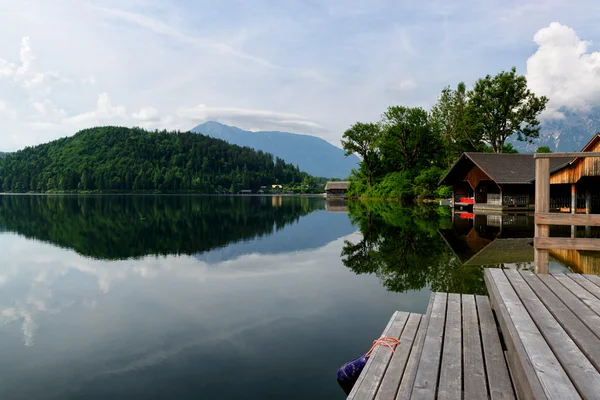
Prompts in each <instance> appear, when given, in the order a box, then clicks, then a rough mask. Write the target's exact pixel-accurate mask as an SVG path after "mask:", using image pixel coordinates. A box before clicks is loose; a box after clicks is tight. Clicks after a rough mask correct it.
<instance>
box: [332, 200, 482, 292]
mask: <svg viewBox="0 0 600 400" xmlns="http://www.w3.org/2000/svg"><path fill="white" fill-rule="evenodd" d="M440 209H448V207H424V206H420V207H405V206H402V205H401V204H400V203H397V202H389V201H387V202H386V201H370V202H362V201H353V202H350V203H349V204H348V210H349V215H350V218H351V219H352V220H353V222H354V223H355V224H356V225H358V226H359V229H360V231H361V233H362V239H361V240H360V241H358V242H356V243H353V242H350V241H346V242H345V243H344V248H343V250H342V261H343V263H344V265H345V266H346V267H348V268H350V269H351V270H352V271H354V272H355V273H357V274H375V275H377V276H378V277H379V279H380V280H381V282H382V284H383V285H384V286H385V287H386V288H387V289H388V290H390V291H394V292H406V291H408V290H421V289H423V288H424V287H426V286H429V287H430V288H431V290H432V291H441V292H453V293H469V294H486V289H485V283H484V280H483V268H481V267H470V266H464V265H463V264H462V263H461V262H460V261H459V260H458V259H457V258H456V257H455V256H454V254H453V253H452V251H451V250H450V249H449V248H448V246H447V245H446V244H445V243H444V241H443V239H442V238H441V236H440V234H439V232H438V229H440V228H443V227H447V226H449V225H451V224H452V220H451V217H450V216H449V215H448V214H447V210H440Z"/></svg>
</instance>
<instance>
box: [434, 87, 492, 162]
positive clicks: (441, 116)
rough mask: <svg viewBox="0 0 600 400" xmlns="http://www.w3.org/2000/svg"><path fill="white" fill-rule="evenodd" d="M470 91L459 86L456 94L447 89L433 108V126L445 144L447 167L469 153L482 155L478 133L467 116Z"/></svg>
mask: <svg viewBox="0 0 600 400" xmlns="http://www.w3.org/2000/svg"><path fill="white" fill-rule="evenodd" d="M468 100H469V99H468V98H467V89H466V86H465V84H464V82H460V83H459V84H458V85H457V87H456V89H455V90H452V89H450V86H446V87H445V88H444V89H443V90H442V93H441V94H440V97H439V98H438V102H437V103H436V104H435V105H434V106H433V107H432V108H431V112H430V122H431V125H432V129H434V130H436V131H437V132H438V134H439V136H440V138H441V140H442V144H443V151H444V154H443V156H444V166H446V167H449V166H450V165H452V164H453V163H454V161H455V160H456V159H457V158H458V157H459V156H460V155H461V154H462V153H463V152H466V151H483V148H484V144H483V143H482V142H481V137H480V135H479V132H477V131H475V130H474V129H472V128H471V127H472V124H471V123H470V121H469V113H468V105H469V103H468Z"/></svg>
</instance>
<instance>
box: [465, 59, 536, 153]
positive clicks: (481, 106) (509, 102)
mask: <svg viewBox="0 0 600 400" xmlns="http://www.w3.org/2000/svg"><path fill="white" fill-rule="evenodd" d="M468 97H469V105H468V113H469V118H470V120H471V121H472V123H473V127H474V129H476V130H477V131H478V133H479V134H480V135H481V138H482V139H483V141H485V142H487V143H488V144H489V145H490V146H491V147H492V150H493V151H494V152H495V153H502V152H503V150H504V142H505V141H506V139H507V138H509V137H511V136H512V135H514V134H517V138H518V140H521V141H529V142H531V141H532V139H535V138H538V137H539V131H540V128H539V121H538V120H537V116H538V115H539V114H540V113H541V112H542V111H543V110H544V108H545V107H546V103H547V102H548V99H547V98H546V97H545V96H541V97H537V96H536V95H535V94H533V93H532V92H531V91H530V90H529V89H527V79H526V78H525V77H524V76H523V75H517V70H516V68H515V67H513V68H512V69H511V70H510V72H505V71H502V72H500V73H499V74H498V75H496V76H494V77H492V76H490V75H487V76H486V77H485V78H482V79H479V80H478V81H477V82H476V83H475V86H474V87H473V89H472V90H471V91H469V93H468Z"/></svg>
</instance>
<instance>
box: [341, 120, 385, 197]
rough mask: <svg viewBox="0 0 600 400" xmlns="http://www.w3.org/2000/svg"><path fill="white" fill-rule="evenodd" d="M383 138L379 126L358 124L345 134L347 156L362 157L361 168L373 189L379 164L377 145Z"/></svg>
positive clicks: (344, 143)
mask: <svg viewBox="0 0 600 400" xmlns="http://www.w3.org/2000/svg"><path fill="white" fill-rule="evenodd" d="M380 137H381V127H380V126H379V124H374V123H362V122H357V123H355V124H354V125H352V127H351V128H350V129H348V130H347V131H346V132H344V136H343V138H342V147H343V148H344V150H346V156H349V155H350V154H352V153H356V154H358V155H359V156H361V157H362V162H361V168H363V167H364V169H365V173H366V176H367V185H368V186H369V187H371V184H372V179H373V172H374V170H375V167H376V165H377V163H378V162H379V151H378V149H377V143H378V142H379V139H380Z"/></svg>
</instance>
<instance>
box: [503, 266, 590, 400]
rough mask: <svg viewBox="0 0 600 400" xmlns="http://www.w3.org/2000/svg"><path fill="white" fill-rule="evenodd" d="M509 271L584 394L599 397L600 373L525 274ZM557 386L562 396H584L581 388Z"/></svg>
mask: <svg viewBox="0 0 600 400" xmlns="http://www.w3.org/2000/svg"><path fill="white" fill-rule="evenodd" d="M505 274H506V277H507V278H508V280H509V281H510V283H511V284H512V286H513V288H514V290H515V292H516V293H517V295H518V296H519V298H520V299H521V301H522V302H523V305H524V306H525V308H526V309H527V311H528V312H529V315H530V316H531V318H532V319H533V321H534V322H535V324H536V325H537V327H538V329H539V331H540V332H541V333H542V335H543V336H544V338H545V339H546V341H547V343H548V345H549V346H550V348H551V349H552V352H553V353H554V355H555V356H556V358H557V359H558V360H559V362H560V364H561V365H562V367H563V368H564V370H565V372H566V373H567V375H568V376H569V378H570V380H571V382H572V383H573V384H574V385H575V387H576V388H577V390H578V391H579V393H581V396H582V397H583V398H588V399H593V398H595V396H596V394H597V393H598V390H599V389H600V373H598V371H597V370H596V369H595V368H594V366H593V365H592V364H591V363H590V361H589V360H588V359H587V358H586V356H585V355H584V354H583V353H582V352H581V350H580V349H579V348H578V347H577V345H576V344H575V342H574V341H573V340H572V339H571V337H569V335H568V334H567V332H566V331H565V330H564V329H563V328H562V327H561V326H560V324H559V323H558V321H556V319H555V318H554V317H553V316H552V314H551V313H550V311H548V309H547V308H546V307H545V306H544V304H543V303H542V301H541V300H540V299H539V298H538V296H536V294H535V293H534V292H533V290H532V289H531V288H530V287H529V285H528V284H527V283H526V282H525V280H524V279H523V277H522V276H521V275H520V274H519V273H518V272H517V271H516V270H506V271H505ZM525 334H527V332H525V331H521V332H520V335H521V337H523V336H524V335H525ZM541 366H542V367H543V368H544V369H546V368H549V367H551V366H552V365H551V364H541ZM557 389H559V390H561V391H562V394H561V398H579V397H580V396H579V393H577V391H572V392H571V390H572V389H570V388H569V389H567V387H563V386H562V385H561V387H560V388H557V387H556V386H555V387H554V390H555V391H556V390H557Z"/></svg>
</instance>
